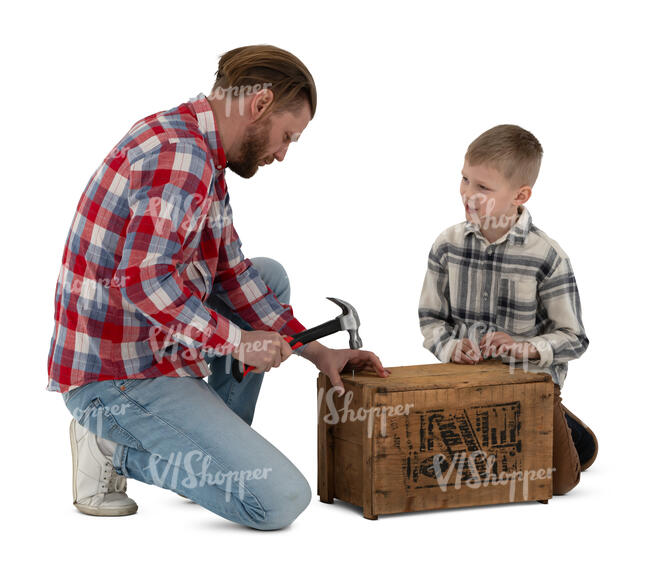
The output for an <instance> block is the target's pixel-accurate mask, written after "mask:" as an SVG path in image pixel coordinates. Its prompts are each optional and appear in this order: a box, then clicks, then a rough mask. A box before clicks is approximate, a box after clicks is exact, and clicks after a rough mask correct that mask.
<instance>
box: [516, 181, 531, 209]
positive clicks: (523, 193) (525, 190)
mask: <svg viewBox="0 0 650 574" xmlns="http://www.w3.org/2000/svg"><path fill="white" fill-rule="evenodd" d="M532 193H533V189H532V188H531V187H530V186H529V185H524V186H522V187H520V188H519V191H517V193H516V194H515V203H516V204H517V205H522V204H524V203H526V202H527V201H528V200H529V199H530V196H531V195H532Z"/></svg>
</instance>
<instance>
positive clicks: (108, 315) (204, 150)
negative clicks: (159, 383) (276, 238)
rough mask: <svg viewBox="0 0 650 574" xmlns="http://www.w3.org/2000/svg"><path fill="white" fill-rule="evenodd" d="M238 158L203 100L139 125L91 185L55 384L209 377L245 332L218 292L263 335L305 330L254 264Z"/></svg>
mask: <svg viewBox="0 0 650 574" xmlns="http://www.w3.org/2000/svg"><path fill="white" fill-rule="evenodd" d="M225 167H226V157H225V153H224V150H223V148H222V144H221V141H220V138H219V134H218V131H217V124H216V121H215V117H214V114H213V112H212V108H211V107H210V104H209V102H208V100H207V98H206V97H205V96H204V95H203V94H199V95H198V96H196V97H194V98H191V99H190V100H189V101H188V102H186V103H184V104H181V105H179V106H177V107H175V108H173V109H171V110H167V111H163V112H158V113H155V114H152V115H150V116H147V117H146V118H144V119H142V120H140V121H138V122H137V123H135V124H134V125H133V127H131V129H130V130H129V131H128V133H127V134H126V135H125V136H124V137H123V138H122V140H121V141H120V142H119V143H118V144H117V145H116V146H115V147H114V148H113V150H112V151H111V152H110V153H109V154H108V156H107V157H106V158H105V159H104V161H103V162H102V164H101V165H100V166H99V168H98V169H97V170H96V172H95V173H94V174H93V176H92V177H91V179H90V181H89V182H88V184H87V186H86V189H85V191H84V192H83V195H82V196H81V199H80V201H79V204H78V206H77V211H76V214H75V216H74V219H73V221H72V226H71V228H70V232H69V234H68V238H67V241H66V245H65V249H64V253H63V260H62V265H61V270H60V273H59V277H58V282H57V285H56V292H55V297H54V332H53V335H52V339H51V344H50V352H49V356H48V377H49V382H48V386H47V389H48V390H50V391H58V392H66V391H68V390H70V389H73V388H75V387H79V386H82V385H85V384H87V383H90V382H92V381H99V380H106V379H125V378H149V377H156V376H160V375H171V376H179V377H180V376H195V377H204V376H206V375H208V374H209V372H210V371H209V367H208V365H207V363H206V359H205V353H206V352H210V351H214V352H216V353H217V354H220V355H226V354H229V353H230V352H232V350H233V349H234V348H235V347H236V346H237V345H238V344H239V343H240V340H241V329H240V328H239V327H238V326H237V325H235V324H234V323H232V322H231V321H229V320H228V319H227V318H225V317H223V316H222V315H220V314H218V313H216V312H215V311H214V310H213V309H210V308H208V307H206V305H205V301H206V299H207V297H208V295H210V292H211V291H212V290H214V292H215V293H216V295H217V296H218V297H219V298H220V299H222V300H223V301H224V302H225V303H226V304H228V305H229V306H230V307H231V308H232V309H234V310H235V311H236V312H237V313H238V314H239V315H240V316H241V317H242V318H243V319H245V320H246V321H247V322H248V323H249V324H250V325H251V326H252V327H253V329H256V330H266V331H279V332H280V333H282V334H287V335H291V334H295V333H298V332H300V331H304V330H305V327H304V326H303V325H302V324H300V323H299V322H298V320H297V319H295V318H294V316H293V309H292V308H291V306H290V305H283V304H282V303H280V302H279V301H278V299H277V298H276V296H275V295H274V293H273V292H272V291H271V290H270V288H269V287H267V285H266V284H265V283H264V282H263V281H262V280H261V278H260V276H259V273H258V272H257V271H256V270H255V268H254V267H252V265H251V261H250V260H249V259H247V258H245V257H244V255H243V254H242V251H241V241H240V240H239V237H238V235H237V232H236V231H235V228H234V227H233V222H232V210H231V207H230V198H229V195H228V191H227V187H226V181H225V178H224V170H225Z"/></svg>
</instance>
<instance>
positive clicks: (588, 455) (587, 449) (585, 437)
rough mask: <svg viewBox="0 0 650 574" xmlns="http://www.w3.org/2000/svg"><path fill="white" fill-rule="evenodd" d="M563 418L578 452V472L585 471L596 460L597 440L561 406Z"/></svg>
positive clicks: (591, 432)
mask: <svg viewBox="0 0 650 574" xmlns="http://www.w3.org/2000/svg"><path fill="white" fill-rule="evenodd" d="M562 409H563V411H564V418H565V419H566V422H567V424H568V425H569V428H570V429H571V438H572V439H573V444H574V445H575V447H576V450H577V451H578V458H579V459H580V472H584V471H585V470H587V469H588V468H589V467H590V466H591V465H592V464H593V463H594V460H596V455H597V454H598V439H597V438H596V435H595V434H594V432H593V431H592V430H591V429H590V428H589V427H588V426H587V425H586V424H585V423H583V422H582V421H581V420H580V419H579V418H578V417H577V416H575V415H574V414H573V413H572V412H571V411H570V410H569V409H567V408H566V407H565V406H564V405H562Z"/></svg>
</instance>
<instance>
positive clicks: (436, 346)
mask: <svg viewBox="0 0 650 574" xmlns="http://www.w3.org/2000/svg"><path fill="white" fill-rule="evenodd" d="M519 213H520V215H519V218H518V219H517V222H516V223H515V225H513V226H512V228H511V229H510V230H509V231H508V233H506V234H505V235H503V236H502V237H500V238H499V239H498V240H496V241H495V242H494V243H489V242H488V241H487V239H485V237H484V236H483V234H482V233H481V231H480V229H479V227H478V225H477V224H475V223H473V222H468V221H466V222H463V223H459V224H457V225H454V226H452V227H450V228H448V229H446V230H445V231H444V232H443V233H441V234H440V236H439V237H438V238H437V239H436V241H435V242H434V244H433V246H432V247H431V250H430V252H429V260H428V268H427V272H426V274H425V277H424V283H423V286H422V294H421V296H420V303H419V308H418V315H419V320H420V329H421V331H422V334H423V335H424V343H423V346H424V347H425V348H427V349H429V350H430V351H431V352H432V353H433V354H434V355H435V356H436V357H437V358H438V359H439V360H440V361H441V362H448V361H449V360H450V358H451V353H452V351H453V348H454V346H455V345H456V343H457V342H458V341H459V340H460V339H463V338H468V339H471V340H472V341H474V343H476V344H477V345H478V343H479V341H480V340H481V337H482V336H483V335H484V334H485V333H486V332H487V331H488V330H489V331H501V332H505V333H507V334H508V335H510V336H512V338H513V339H514V340H515V341H528V342H530V343H532V344H533V345H535V347H536V348H537V349H538V351H539V353H540V359H539V360H537V361H533V360H530V359H529V360H528V369H529V370H531V371H537V372H539V371H543V372H547V373H549V374H550V375H551V376H552V377H553V380H554V382H555V383H556V384H558V385H559V386H560V387H561V386H562V385H563V383H564V379H565V377H566V373H567V361H569V360H570V359H576V358H577V357H579V356H580V355H582V354H583V353H584V352H585V350H586V349H587V346H588V345H589V340H588V339H587V336H586V335H585V330H584V327H583V325H582V318H581V309H580V297H579V295H578V287H577V285H576V281H575V277H574V275H573V269H572V268H571V263H570V261H569V258H568V256H567V255H566V253H565V252H564V251H563V250H562V248H561V247H560V246H559V245H558V244H557V243H556V242H555V241H554V240H553V239H551V238H550V237H548V236H547V235H546V234H545V233H544V232H543V231H541V230H540V229H539V228H537V227H535V225H533V223H532V219H531V216H530V213H529V211H528V210H527V209H526V207H524V206H521V207H520V212H519ZM503 360H504V362H505V361H509V360H510V359H506V358H504V359H503ZM517 366H519V367H521V366H522V365H521V364H518V365H517Z"/></svg>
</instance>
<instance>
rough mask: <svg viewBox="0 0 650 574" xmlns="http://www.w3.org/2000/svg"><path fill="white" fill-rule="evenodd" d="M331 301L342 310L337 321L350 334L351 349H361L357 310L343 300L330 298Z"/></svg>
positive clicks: (359, 322)
mask: <svg viewBox="0 0 650 574" xmlns="http://www.w3.org/2000/svg"><path fill="white" fill-rule="evenodd" d="M328 299H329V300H330V301H332V302H333V303H336V304H337V305H338V306H339V307H340V308H341V309H342V310H343V313H341V314H340V315H339V316H338V317H337V319H339V320H340V322H341V330H342V331H343V330H346V331H348V333H350V349H360V348H361V346H362V345H363V343H362V342H361V337H359V325H360V324H361V321H359V315H357V310H356V309H355V308H354V307H353V306H352V305H350V303H346V302H345V301H343V299H337V298H336V297H328Z"/></svg>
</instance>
